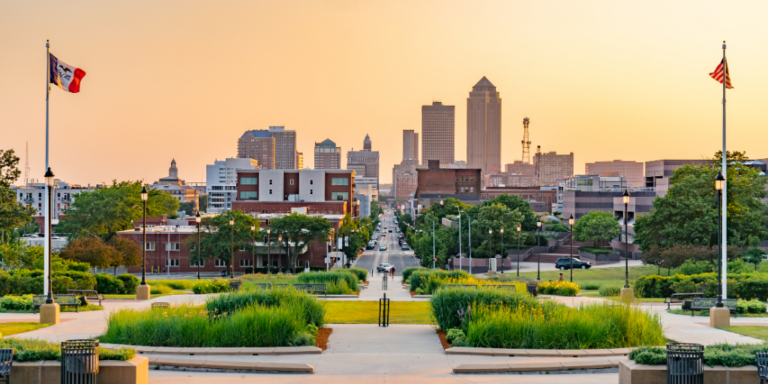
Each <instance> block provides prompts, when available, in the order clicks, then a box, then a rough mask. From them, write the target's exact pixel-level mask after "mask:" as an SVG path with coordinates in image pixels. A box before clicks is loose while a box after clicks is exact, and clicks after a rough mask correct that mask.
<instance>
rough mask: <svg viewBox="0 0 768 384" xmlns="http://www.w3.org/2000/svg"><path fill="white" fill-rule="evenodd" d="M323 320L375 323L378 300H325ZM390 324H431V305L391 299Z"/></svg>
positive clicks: (342, 322)
mask: <svg viewBox="0 0 768 384" xmlns="http://www.w3.org/2000/svg"><path fill="white" fill-rule="evenodd" d="M325 306H326V315H325V322H326V323H328V324H377V323H378V320H379V302H378V301H326V302H325ZM389 310H390V312H389V322H390V324H432V318H431V316H432V315H431V314H432V307H431V306H430V304H429V303H428V302H420V301H391V302H390V307H389Z"/></svg>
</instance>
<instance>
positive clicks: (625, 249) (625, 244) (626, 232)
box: [622, 189, 629, 288]
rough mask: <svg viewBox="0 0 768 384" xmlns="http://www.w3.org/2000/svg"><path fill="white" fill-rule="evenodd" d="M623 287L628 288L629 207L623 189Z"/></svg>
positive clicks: (626, 193) (627, 191)
mask: <svg viewBox="0 0 768 384" xmlns="http://www.w3.org/2000/svg"><path fill="white" fill-rule="evenodd" d="M622 199H623V200H624V288H629V228H628V227H627V209H628V207H629V190H627V189H625V190H624V195H622Z"/></svg>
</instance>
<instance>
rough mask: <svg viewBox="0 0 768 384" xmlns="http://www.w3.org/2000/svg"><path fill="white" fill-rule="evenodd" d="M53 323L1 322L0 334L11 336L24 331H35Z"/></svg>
mask: <svg viewBox="0 0 768 384" xmlns="http://www.w3.org/2000/svg"><path fill="white" fill-rule="evenodd" d="M51 325H53V324H40V323H0V335H2V336H11V335H15V334H18V333H24V332H29V331H34V330H36V329H40V328H45V327H48V326H51Z"/></svg>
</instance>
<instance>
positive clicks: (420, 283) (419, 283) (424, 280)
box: [408, 268, 473, 292]
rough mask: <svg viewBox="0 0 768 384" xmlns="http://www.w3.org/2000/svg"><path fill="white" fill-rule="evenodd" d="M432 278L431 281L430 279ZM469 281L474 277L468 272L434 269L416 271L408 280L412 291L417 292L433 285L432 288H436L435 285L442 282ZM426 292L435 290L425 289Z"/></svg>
mask: <svg viewBox="0 0 768 384" xmlns="http://www.w3.org/2000/svg"><path fill="white" fill-rule="evenodd" d="M430 278H431V279H430ZM447 279H453V280H461V279H465V280H467V281H468V280H469V279H473V277H472V275H470V274H469V273H467V272H466V271H443V270H440V269H438V270H434V269H426V268H425V269H423V270H415V271H413V272H411V275H410V277H409V278H408V284H410V289H411V291H416V289H417V288H426V287H427V285H428V284H430V282H431V284H432V285H433V287H432V288H436V287H435V286H434V285H435V284H436V283H439V282H440V281H442V280H447ZM424 291H425V292H432V291H433V289H424Z"/></svg>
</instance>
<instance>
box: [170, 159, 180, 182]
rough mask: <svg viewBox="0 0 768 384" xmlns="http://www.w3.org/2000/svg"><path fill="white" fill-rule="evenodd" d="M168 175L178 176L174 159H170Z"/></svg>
mask: <svg viewBox="0 0 768 384" xmlns="http://www.w3.org/2000/svg"><path fill="white" fill-rule="evenodd" d="M168 177H174V178H177V179H178V178H179V169H178V168H176V159H173V160H171V167H170V168H168Z"/></svg>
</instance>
